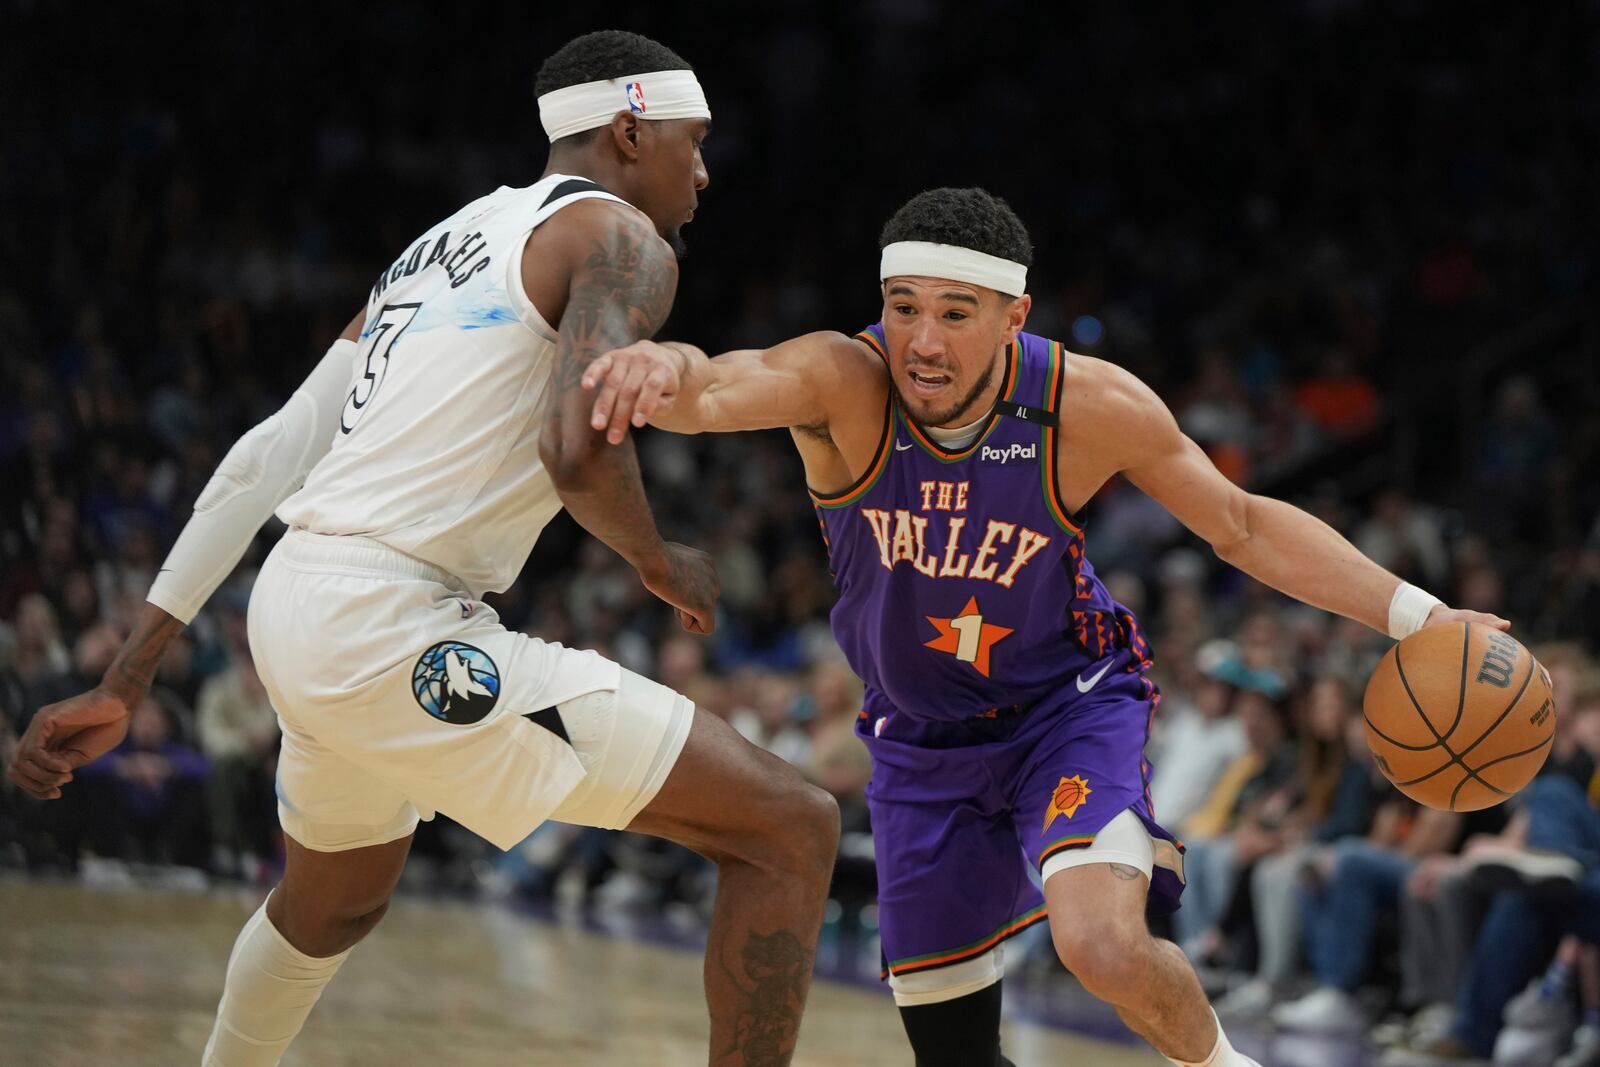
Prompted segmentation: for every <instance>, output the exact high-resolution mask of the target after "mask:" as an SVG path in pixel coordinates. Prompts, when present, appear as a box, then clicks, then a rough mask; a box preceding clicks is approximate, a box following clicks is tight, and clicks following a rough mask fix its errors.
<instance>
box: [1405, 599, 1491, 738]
mask: <svg viewBox="0 0 1600 1067" xmlns="http://www.w3.org/2000/svg"><path fill="white" fill-rule="evenodd" d="M1396 647H1398V646H1396ZM1471 652H1472V624H1471V623H1470V622H1464V623H1462V624H1461V699H1460V700H1458V701H1456V717H1455V720H1454V721H1453V722H1451V723H1450V729H1448V730H1446V731H1445V732H1444V736H1445V737H1454V736H1455V732H1456V727H1457V726H1460V725H1461V715H1462V713H1463V712H1465V711H1466V710H1467V660H1468V658H1469V656H1470V654H1471ZM1395 658H1396V659H1399V658H1400V654H1399V653H1398V652H1396V653H1395ZM1414 702H1415V701H1413V703H1414ZM1418 710H1420V709H1418ZM1440 740H1441V741H1442V740H1444V738H1440ZM1463 766H1465V764H1463Z"/></svg>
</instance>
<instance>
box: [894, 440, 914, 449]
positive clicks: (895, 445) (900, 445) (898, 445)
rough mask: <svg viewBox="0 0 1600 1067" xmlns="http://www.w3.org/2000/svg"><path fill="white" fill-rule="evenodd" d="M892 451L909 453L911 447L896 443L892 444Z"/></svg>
mask: <svg viewBox="0 0 1600 1067" xmlns="http://www.w3.org/2000/svg"><path fill="white" fill-rule="evenodd" d="M894 450H895V451H896V452H909V451H911V446H910V445H906V444H901V443H900V442H899V441H896V442H895V443H894Z"/></svg>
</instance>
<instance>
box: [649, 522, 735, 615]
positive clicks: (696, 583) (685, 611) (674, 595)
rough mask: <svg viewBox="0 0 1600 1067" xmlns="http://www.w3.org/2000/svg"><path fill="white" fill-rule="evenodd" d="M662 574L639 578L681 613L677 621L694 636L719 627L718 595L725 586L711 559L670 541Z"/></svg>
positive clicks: (661, 570) (667, 545)
mask: <svg viewBox="0 0 1600 1067" xmlns="http://www.w3.org/2000/svg"><path fill="white" fill-rule="evenodd" d="M665 549H666V551H665V552H664V553H663V564H662V566H661V568H660V570H659V572H656V573H651V574H645V573H643V572H641V573H640V575H639V577H640V578H642V579H643V580H644V587H645V588H646V589H648V590H650V592H652V593H654V594H655V595H656V596H658V597H660V598H661V599H662V600H665V601H666V602H667V603H668V604H671V605H672V606H673V607H674V608H676V609H677V611H678V621H679V622H680V623H682V624H683V628H684V629H685V630H688V631H689V632H690V633H692V634H708V633H710V632H711V631H712V630H714V629H716V625H717V594H718V593H719V592H721V591H722V585H721V583H720V582H718V581H717V569H716V566H715V565H714V564H713V563H712V562H711V557H710V556H708V555H706V554H705V553H704V552H701V551H700V550H699V549H697V548H690V547H689V546H688V545H680V544H675V543H673V542H671V541H668V542H667V543H666V546H665Z"/></svg>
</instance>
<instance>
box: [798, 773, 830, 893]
mask: <svg viewBox="0 0 1600 1067" xmlns="http://www.w3.org/2000/svg"><path fill="white" fill-rule="evenodd" d="M791 803H792V806H793V808H794V815H793V819H794V822H793V823H791V824H790V825H791V828H792V829H791V832H792V833H793V834H794V835H795V836H793V837H791V838H790V839H789V841H788V846H789V847H790V848H791V849H793V850H794V854H795V858H796V860H797V865H798V866H799V867H800V868H801V870H800V873H802V874H805V875H807V876H810V877H813V878H820V879H821V880H823V881H824V882H826V881H827V879H828V878H829V876H830V875H831V874H832V873H833V864H834V860H835V859H836V858H837V857H838V854H839V802H838V801H837V800H835V799H834V798H833V794H832V793H829V792H828V791H827V790H825V789H820V788H818V787H817V786H814V785H812V784H810V783H809V782H800V783H799V786H798V788H797V789H796V790H795V796H794V798H793V800H792V802H791Z"/></svg>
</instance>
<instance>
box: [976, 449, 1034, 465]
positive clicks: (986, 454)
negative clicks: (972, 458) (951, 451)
mask: <svg viewBox="0 0 1600 1067" xmlns="http://www.w3.org/2000/svg"><path fill="white" fill-rule="evenodd" d="M978 458H979V459H997V460H999V461H1000V463H1001V465H1002V466H1004V465H1005V464H1007V463H1010V462H1011V461H1012V460H1014V459H1038V458H1039V446H1038V445H1024V444H1012V445H1008V446H1006V447H1005V448H993V447H991V446H989V445H984V446H983V451H982V452H980V453H978Z"/></svg>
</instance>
